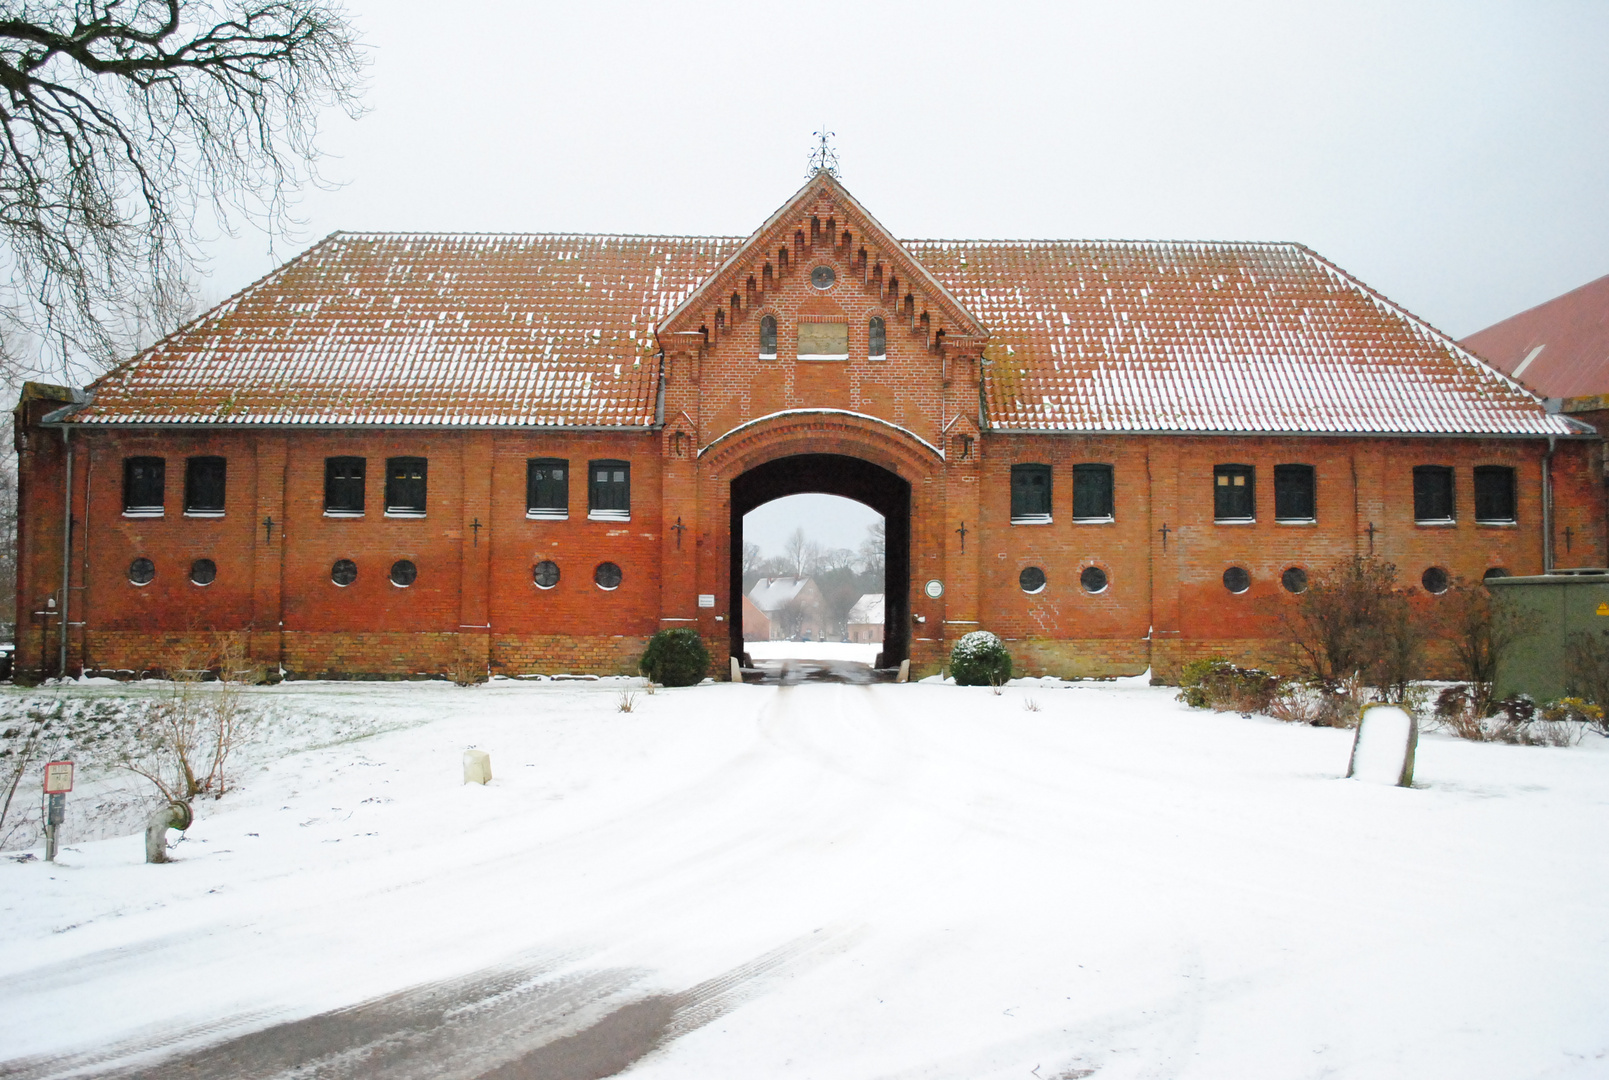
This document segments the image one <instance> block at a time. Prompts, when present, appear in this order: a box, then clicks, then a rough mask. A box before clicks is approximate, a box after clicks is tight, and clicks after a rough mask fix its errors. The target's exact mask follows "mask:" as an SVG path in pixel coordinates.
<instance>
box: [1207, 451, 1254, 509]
mask: <svg viewBox="0 0 1609 1080" xmlns="http://www.w3.org/2000/svg"><path fill="white" fill-rule="evenodd" d="M1256 485H1257V471H1256V470H1255V469H1253V468H1252V467H1251V466H1250V465H1215V466H1213V469H1212V517H1213V520H1215V521H1256V520H1257V494H1256V492H1257V486H1256Z"/></svg>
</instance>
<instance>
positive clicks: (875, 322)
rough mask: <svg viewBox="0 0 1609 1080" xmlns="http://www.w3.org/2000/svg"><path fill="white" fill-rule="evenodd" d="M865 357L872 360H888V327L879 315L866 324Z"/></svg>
mask: <svg viewBox="0 0 1609 1080" xmlns="http://www.w3.org/2000/svg"><path fill="white" fill-rule="evenodd" d="M866 355H867V356H868V357H870V358H871V359H873V360H886V359H888V326H887V324H885V323H884V322H883V317H882V316H881V315H873V316H872V318H871V322H869V323H867V324H866Z"/></svg>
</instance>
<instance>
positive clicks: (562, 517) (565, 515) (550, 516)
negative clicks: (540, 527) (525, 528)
mask: <svg viewBox="0 0 1609 1080" xmlns="http://www.w3.org/2000/svg"><path fill="white" fill-rule="evenodd" d="M525 516H526V518H527V519H528V520H530V521H569V520H570V511H568V510H527V511H525Z"/></svg>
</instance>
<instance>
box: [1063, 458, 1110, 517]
mask: <svg viewBox="0 0 1609 1080" xmlns="http://www.w3.org/2000/svg"><path fill="white" fill-rule="evenodd" d="M1112 486H1113V485H1112V467H1111V466H1110V465H1093V464H1091V465H1074V466H1073V517H1074V518H1075V519H1081V520H1097V521H1098V520H1104V519H1106V518H1110V517H1111V516H1112Z"/></svg>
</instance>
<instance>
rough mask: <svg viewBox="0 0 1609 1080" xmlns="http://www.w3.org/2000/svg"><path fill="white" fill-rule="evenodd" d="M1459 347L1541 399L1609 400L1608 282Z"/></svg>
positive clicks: (1474, 336) (1592, 285)
mask: <svg viewBox="0 0 1609 1080" xmlns="http://www.w3.org/2000/svg"><path fill="white" fill-rule="evenodd" d="M1462 344H1463V346H1464V348H1466V349H1468V350H1469V351H1471V352H1473V353H1475V354H1476V355H1477V356H1480V357H1481V358H1483V359H1485V360H1487V361H1488V362H1490V363H1491V364H1493V365H1494V366H1495V367H1497V369H1498V370H1500V371H1503V372H1506V373H1507V374H1509V375H1512V376H1513V377H1514V378H1516V379H1518V380H1519V381H1521V382H1523V383H1524V384H1525V385H1526V386H1529V387H1530V388H1531V389H1533V390H1535V391H1536V392H1537V393H1538V394H1541V395H1542V396H1543V397H1549V398H1573V397H1585V396H1587V395H1590V394H1609V277H1601V278H1599V279H1598V280H1597V281H1591V282H1588V283H1587V284H1585V285H1583V286H1581V287H1580V288H1579V289H1572V290H1571V291H1569V292H1567V293H1565V294H1564V295H1563V296H1558V297H1554V298H1553V299H1552V300H1549V301H1548V302H1547V303H1545V304H1538V305H1537V306H1536V307H1534V308H1531V309H1530V310H1529V311H1522V312H1520V313H1519V314H1518V315H1514V316H1511V317H1509V318H1507V319H1504V320H1503V321H1502V322H1500V323H1495V324H1493V325H1491V326H1488V327H1487V328H1486V329H1484V330H1481V331H1479V332H1478V333H1474V334H1471V335H1469V336H1468V337H1467V338H1465V339H1464V340H1463V342H1462Z"/></svg>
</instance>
